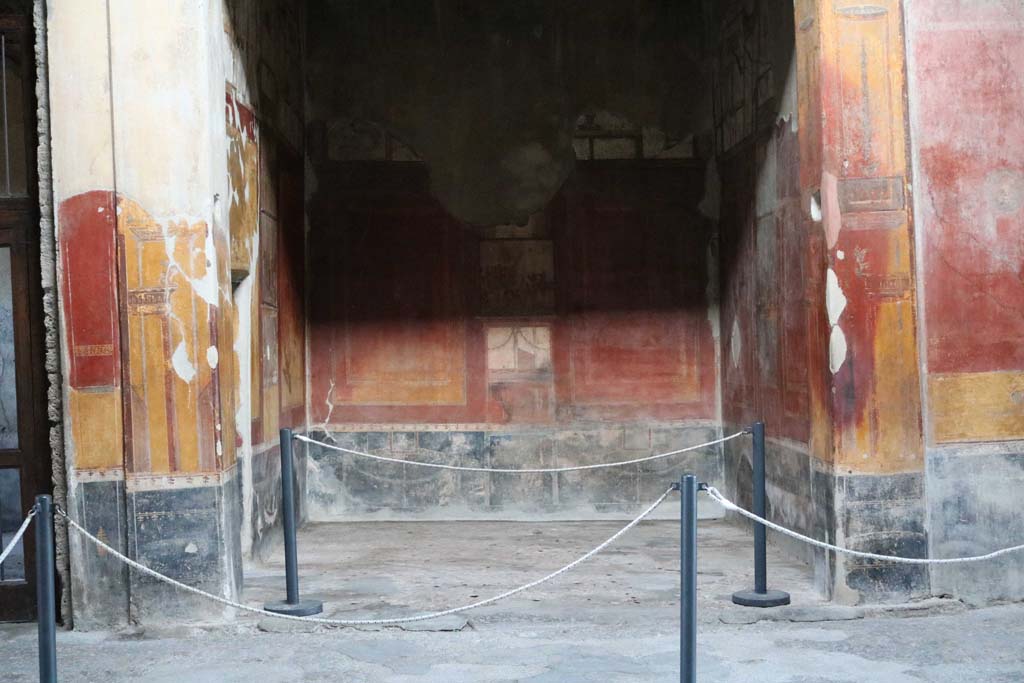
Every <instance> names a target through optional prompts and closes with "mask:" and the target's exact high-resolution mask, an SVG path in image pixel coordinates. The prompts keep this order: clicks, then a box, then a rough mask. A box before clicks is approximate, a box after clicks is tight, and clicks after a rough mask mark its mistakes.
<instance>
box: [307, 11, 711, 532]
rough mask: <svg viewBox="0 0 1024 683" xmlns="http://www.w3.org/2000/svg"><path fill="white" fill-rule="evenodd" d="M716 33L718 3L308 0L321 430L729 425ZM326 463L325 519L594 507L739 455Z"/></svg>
mask: <svg viewBox="0 0 1024 683" xmlns="http://www.w3.org/2000/svg"><path fill="white" fill-rule="evenodd" d="M702 28H703V24H702V21H701V9H700V3H699V2H691V3H680V4H678V5H676V4H671V5H666V4H664V3H658V2H640V3H633V4H630V5H626V4H622V3H617V2H607V3H605V2H601V3H590V4H585V5H579V4H578V3H573V2H532V1H531V2H523V3H493V4H492V3H484V4H481V5H479V6H469V5H463V4H460V3H456V2H437V3H433V4H432V5H431V4H429V3H423V4H419V5H417V4H416V3H412V4H409V5H408V6H404V7H403V8H402V9H401V10H399V9H397V8H392V9H389V8H386V7H384V6H381V5H378V4H375V3H343V2H336V1H334V0H318V1H316V2H312V3H311V4H310V15H309V33H308V37H309V43H310V45H309V59H308V60H307V65H308V70H307V74H308V94H309V97H308V102H309V106H308V108H307V154H308V158H309V166H308V169H309V175H308V177H307V178H308V181H307V193H308V204H307V212H308V216H309V221H310V226H311V252H310V253H311V260H310V267H311V274H310V282H311V283H315V284H313V285H312V286H311V289H310V321H309V337H308V339H309V344H310V391H311V394H310V399H309V413H310V427H311V429H312V430H313V433H314V434H320V435H322V436H323V437H324V438H327V439H328V440H335V441H336V443H338V444H342V445H344V444H347V445H348V446H350V447H353V448H357V449H364V450H373V451H378V450H381V451H386V452H389V453H393V454H395V455H396V456H397V457H402V458H406V457H410V458H411V457H416V458H440V459H443V460H444V461H454V462H463V463H465V464H484V465H490V466H494V467H497V466H501V464H502V463H504V464H505V465H506V466H528V465H529V464H531V463H532V464H534V465H540V464H548V465H551V464H554V463H563V464H576V463H583V462H596V461H607V460H614V459H621V458H623V457H626V456H629V457H633V456H637V455H640V454H647V453H650V452H652V451H657V450H666V449H668V448H675V447H679V446H681V445H685V444H689V443H694V442H701V441H706V440H708V439H710V438H712V437H713V436H715V435H716V434H717V433H718V428H719V427H718V401H717V314H716V313H712V311H717V308H715V306H716V297H717V293H716V292H717V279H715V278H712V276H711V273H712V272H714V268H715V266H716V265H717V255H716V252H715V248H716V247H715V240H714V225H713V222H711V221H709V220H708V218H707V217H706V215H704V214H703V213H702V212H701V209H700V204H701V202H702V200H703V199H704V193H705V185H706V178H705V164H704V162H703V161H702V160H699V159H698V158H697V156H698V151H697V150H696V149H695V145H694V140H693V136H692V131H693V130H695V129H697V128H699V127H700V126H702V125H704V124H703V123H702V121H703V119H704V118H707V119H708V120H710V116H709V115H708V113H709V111H710V102H709V100H708V97H707V94H708V90H707V88H706V87H703V86H704V85H706V83H705V80H704V72H703V71H702V69H701V68H700V65H699V63H698V61H697V60H698V59H699V50H697V51H694V47H695V45H699V44H700V40H701V38H700V36H701V31H702ZM680 36H685V37H686V40H680ZM669 65H671V66H669ZM681 81H683V82H685V84H686V85H685V86H681V85H680V82H681ZM612 112H614V113H612ZM310 455H311V460H310V464H309V467H310V483H309V486H310V506H311V514H312V515H313V516H314V517H315V518H327V517H331V516H337V515H341V514H344V515H346V518H349V519H350V518H352V516H358V515H377V516H380V515H386V514H392V513H396V514H397V513H401V514H403V515H408V514H432V515H445V516H449V517H451V516H461V515H476V514H488V515H490V516H494V515H496V514H512V515H523V514H542V513H543V514H548V513H552V512H564V513H566V514H569V515H593V514H600V513H603V512H616V511H618V510H622V509H632V508H634V507H636V506H638V505H639V504H641V503H643V502H645V501H646V500H648V499H649V498H651V497H652V496H657V495H658V494H659V493H660V492H661V490H660V489H661V487H662V484H663V483H664V484H665V485H667V482H666V481H665V478H666V477H667V476H669V473H673V476H674V475H675V474H677V473H678V472H679V471H681V470H682V469H685V468H686V467H694V468H696V469H697V471H698V472H700V473H701V474H702V475H703V476H706V478H707V479H708V480H710V481H716V482H720V481H721V459H720V452H719V451H718V450H717V449H709V450H708V451H707V452H705V453H702V454H701V455H700V456H698V457H695V458H689V459H685V458H684V459H681V460H679V461H676V462H673V463H671V466H668V465H666V466H659V467H656V468H629V469H626V470H623V471H621V472H613V471H608V472H607V473H604V474H601V475H598V474H586V475H568V476H559V477H555V478H551V477H546V478H545V477H536V478H534V479H532V480H525V481H511V480H509V478H508V477H501V476H500V475H494V476H486V477H484V476H465V477H451V476H447V475H448V473H444V474H441V475H438V476H434V474H436V473H431V474H430V475H426V476H424V475H423V473H421V472H418V471H416V470H414V469H412V468H409V467H402V466H392V467H385V466H381V465H379V464H367V463H366V462H364V461H359V460H354V459H353V458H352V456H345V455H342V454H340V453H337V452H332V451H330V450H329V449H322V448H321V449H316V450H312V451H311V453H310ZM654 489H659V490H657V491H655V490H654Z"/></svg>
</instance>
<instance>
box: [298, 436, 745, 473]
mask: <svg viewBox="0 0 1024 683" xmlns="http://www.w3.org/2000/svg"><path fill="white" fill-rule="evenodd" d="M746 433H747V431H746V430H744V431H741V432H736V433H735V434H730V435H729V436H724V437H722V438H720V439H715V440H714V441H708V442H705V443H699V444H697V445H695V446H687V447H686V448H680V449H678V450H675V451H668V452H666V453H658V454H657V455H649V456H647V457H644V458H634V459H633V460H621V461H619V462H603V463H598V464H596V465H572V466H568V467H547V468H521V469H520V468H500V467H465V466H462V465H444V464H441V463H434V462H422V461H419V460H402V459H401V458H389V457H386V456H383V455H374V454H373V453H366V452H364V451H357V450H353V449H351V448H345V447H343V446H337V445H335V444H330V443H324V442H323V441H317V440H315V439H311V438H309V437H308V436H305V435H304V434H296V435H295V438H296V439H298V440H299V441H305V442H306V443H311V444H316V445H317V446H323V447H324V448H328V449H330V450H334V451H339V452H341V453H348V454H349V455H356V456H359V457H361V458H370V459H371V460H380V461H382V462H390V463H397V464H400V465H417V466H419V467H432V468H434V469H439V470H456V471H458V472H497V473H501V474H549V473H554V472H579V471H581V470H597V469H602V468H605V467H621V466H623V465H635V464H637V463H641V462H649V461H651V460H659V459H661V458H668V457H670V456H673V455H679V454H680V453H687V452H689V451H696V450H699V449H701V448H707V447H708V446H715V445H717V444H720V443H725V442H726V441H732V440H733V439H736V438H739V437H741V436H743V435H744V434H746Z"/></svg>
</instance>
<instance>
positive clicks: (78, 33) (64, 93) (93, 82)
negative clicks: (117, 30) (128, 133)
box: [47, 0, 114, 229]
mask: <svg viewBox="0 0 1024 683" xmlns="http://www.w3.org/2000/svg"><path fill="white" fill-rule="evenodd" d="M47 34H48V39H49V40H48V43H49V52H50V55H49V56H50V64H49V66H50V69H49V70H50V124H51V130H52V149H53V190H54V205H55V206H60V203H61V201H63V200H64V199H67V198H68V197H72V196H74V195H76V194H79V193H81V192H85V191H88V190H95V189H107V190H110V189H113V187H114V169H113V158H112V152H111V127H110V79H109V69H108V62H107V57H108V52H107V12H106V3H105V2H104V0H75V1H74V2H66V1H64V0H49V2H48V3H47ZM58 229H59V227H58Z"/></svg>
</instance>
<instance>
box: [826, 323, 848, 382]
mask: <svg viewBox="0 0 1024 683" xmlns="http://www.w3.org/2000/svg"><path fill="white" fill-rule="evenodd" d="M846 351H847V348H846V335H845V334H844V333H843V328H841V327H839V326H838V325H836V326H834V327H833V328H832V334H831V336H829V340H828V367H829V369H830V370H831V371H832V374H833V375H834V374H836V373H837V372H839V368H841V367H843V363H845V362H846Z"/></svg>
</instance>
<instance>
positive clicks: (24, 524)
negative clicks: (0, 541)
mask: <svg viewBox="0 0 1024 683" xmlns="http://www.w3.org/2000/svg"><path fill="white" fill-rule="evenodd" d="M35 516H36V506H35V505H33V506H32V509H31V510H29V511H28V516H27V517H26V518H25V521H24V522H22V523H21V527H19V528H18V531H17V532H15V534H14V540H12V541H11V542H10V543H8V544H7V547H6V548H4V551H3V552H2V553H0V564H3V563H4V560H6V559H7V556H8V555H10V554H11V551H13V550H14V546H16V545H18V541H20V540H21V537H22V536H24V535H25V530H26V529H28V525H29V522H31V521H32V518H33V517H35Z"/></svg>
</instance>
